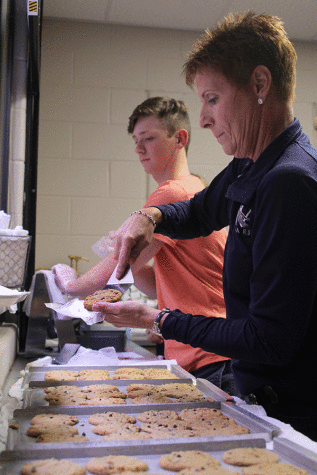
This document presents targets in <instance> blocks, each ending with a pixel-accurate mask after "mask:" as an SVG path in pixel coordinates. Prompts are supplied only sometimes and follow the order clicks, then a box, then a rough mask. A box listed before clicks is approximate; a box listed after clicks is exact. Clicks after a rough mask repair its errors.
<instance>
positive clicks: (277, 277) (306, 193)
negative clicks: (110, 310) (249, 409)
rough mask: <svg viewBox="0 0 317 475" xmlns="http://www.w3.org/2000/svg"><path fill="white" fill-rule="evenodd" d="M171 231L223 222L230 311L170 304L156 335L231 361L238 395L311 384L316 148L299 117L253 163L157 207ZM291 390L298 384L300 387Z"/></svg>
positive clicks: (187, 233)
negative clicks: (220, 313) (212, 312)
mask: <svg viewBox="0 0 317 475" xmlns="http://www.w3.org/2000/svg"><path fill="white" fill-rule="evenodd" d="M158 208H159V209H160V210H161V211H162V213H163V222H162V224H161V225H159V226H157V229H156V232H159V233H160V234H166V235H168V236H170V237H172V238H177V239H191V238H195V237H198V236H206V235H208V234H210V233H211V232H212V231H213V230H219V229H221V228H223V227H225V226H228V225H229V235H228V240H227V245H226V251H225V262H224V275H223V286H224V296H225V302H226V310H227V318H226V319H225V320H223V319H218V318H206V317H204V316H201V315H191V314H184V313H182V312H180V311H179V310H177V309H176V310H173V311H172V312H171V313H170V314H169V315H168V316H167V317H166V319H165V321H164V324H163V328H162V334H163V337H164V338H165V339H175V340H177V341H180V342H183V343H188V344H190V345H192V346H193V347H201V348H203V349H204V350H206V351H212V352H215V353H217V354H220V355H223V356H228V357H230V358H232V359H233V372H234V375H235V379H236V383H237V385H238V388H239V390H240V391H241V393H242V394H244V395H246V394H249V393H251V392H252V391H254V390H255V389H257V388H259V387H261V386H263V385H266V384H269V385H271V386H272V387H273V388H275V389H277V390H282V391H284V392H285V393H286V394H288V393H290V391H296V390H300V391H304V392H305V399H306V400H311V401H313V400H314V398H315V395H316V390H317V374H316V373H317V351H316V350H317V298H316V290H317V153H316V150H315V149H314V148H313V147H312V146H311V144H310V142H309V139H308V138H307V136H306V135H305V134H304V133H303V132H302V129H301V126H300V123H299V121H298V119H295V120H294V122H293V124H292V125H291V126H289V127H288V128H287V129H285V130H284V131H283V132H282V134H280V135H279V136H278V137H277V138H276V139H275V140H274V141H273V142H272V143H271V144H270V145H269V146H268V147H267V148H266V149H265V150H264V152H263V153H262V154H261V155H260V157H259V158H258V159H257V160H256V162H253V161H251V160H249V159H236V158H234V159H233V160H232V161H231V162H230V164H229V165H228V166H227V167H226V168H225V169H224V170H223V171H222V172H221V173H220V174H219V175H218V176H217V177H216V178H215V179H214V180H213V181H212V183H211V184H210V186H209V187H208V188H206V189H205V190H203V191H202V192H200V193H198V194H197V195H195V197H194V198H193V199H192V200H189V201H185V202H178V203H173V204H169V205H164V206H158ZM296 388H297V389H296Z"/></svg>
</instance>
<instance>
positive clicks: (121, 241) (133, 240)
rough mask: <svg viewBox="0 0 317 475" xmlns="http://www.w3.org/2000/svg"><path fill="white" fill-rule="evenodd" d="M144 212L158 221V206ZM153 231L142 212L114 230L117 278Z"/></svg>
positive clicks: (121, 274)
mask: <svg viewBox="0 0 317 475" xmlns="http://www.w3.org/2000/svg"><path fill="white" fill-rule="evenodd" d="M142 211H144V212H145V213H147V214H149V215H150V216H152V217H153V219H154V221H155V222H157V223H158V222H159V220H160V218H161V216H162V215H161V212H160V210H159V209H158V208H146V209H144V210H142ZM153 232H154V226H153V223H152V221H151V220H150V219H149V218H148V217H147V216H144V215H143V214H137V213H136V214H133V215H131V216H130V217H129V218H128V219H127V220H126V221H125V222H124V223H123V224H122V225H121V226H120V228H119V229H118V230H117V231H116V233H115V235H116V243H115V248H114V257H115V259H117V260H118V268H117V274H116V277H117V279H121V278H122V277H123V276H124V274H125V272H126V271H127V268H128V266H129V265H131V264H133V263H134V262H135V261H136V259H137V258H138V257H139V255H140V253H141V252H142V250H143V249H145V248H146V247H147V246H148V245H149V244H150V242H151V239H152V236H153Z"/></svg>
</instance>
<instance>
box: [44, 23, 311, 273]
mask: <svg viewBox="0 0 317 475" xmlns="http://www.w3.org/2000/svg"><path fill="white" fill-rule="evenodd" d="M200 34H201V32H190V31H179V30H163V29H156V28H155V29H149V28H133V27H124V26H113V25H112V26H109V25H102V24H99V23H98V24H95V23H81V22H68V21H57V20H56V21H55V20H44V22H43V36H42V66H41V86H40V133H39V168H38V202H37V233H36V268H50V267H51V266H52V265H54V264H56V263H58V262H63V263H66V264H69V262H70V261H69V258H68V255H69V254H73V255H79V256H84V257H86V258H88V259H89V262H84V261H81V262H80V263H79V271H80V272H81V273H83V272H85V271H86V270H88V269H89V268H90V267H91V266H93V265H94V264H96V263H97V262H98V261H99V258H98V257H97V256H95V255H94V253H93V252H92V251H91V245H92V244H93V243H95V242H96V241H97V240H98V239H99V238H100V237H101V236H103V235H105V234H108V232H109V231H110V230H113V229H116V228H117V227H119V226H120V224H121V223H122V222H123V221H124V219H126V218H127V217H128V216H129V214H130V213H131V212H132V211H133V210H135V209H139V208H140V207H142V205H143V204H144V202H145V200H146V198H147V196H148V194H149V193H150V192H151V191H152V190H153V189H154V188H155V183H154V181H153V180H152V178H150V177H148V176H146V174H145V173H144V171H143V168H142V166H141V165H140V164H139V162H138V157H137V155H136V154H135V152H134V143H133V140H132V138H131V137H130V136H129V135H128V134H127V118H128V117H129V115H130V114H131V112H132V111H133V109H134V107H135V106H136V105H137V104H138V103H140V102H141V101H143V100H144V99H146V98H147V97H150V96H153V95H167V96H169V97H175V98H176V99H183V100H185V102H186V103H187V105H188V107H189V112H190V117H191V122H192V143H191V146H190V149H189V164H190V170H191V171H192V172H193V173H199V174H200V175H202V176H204V177H205V178H206V179H207V181H210V180H211V179H212V178H213V177H214V176H215V175H216V174H217V173H218V172H219V171H220V170H221V169H222V168H223V167H224V166H226V164H227V163H228V161H229V160H230V159H231V157H228V156H226V155H225V154H224V153H223V151H222V148H221V147H220V146H219V144H218V143H217V141H216V140H215V139H214V138H213V136H212V134H211V132H210V131H205V130H201V129H200V128H199V125H198V118H199V112H200V102H199V99H198V96H197V95H196V93H194V92H193V91H191V90H190V89H189V88H188V87H187V86H186V84H185V81H184V79H183V77H182V76H181V72H182V65H183V63H184V60H185V58H186V54H187V52H188V51H189V50H190V49H191V47H192V45H193V43H194V42H195V40H196V39H197V38H198V37H199V36H200ZM295 46H296V49H297V52H298V56H299V60H298V87H297V100H296V105H295V113H296V115H297V116H298V117H299V118H300V120H301V121H302V124H303V127H304V130H305V131H306V132H307V133H308V134H309V136H310V137H311V138H312V139H313V140H314V143H315V146H316V145H317V140H316V135H315V131H314V129H313V118H314V116H316V115H317V107H316V103H317V97H316V88H315V85H316V83H317V72H316V70H315V69H314V64H316V61H317V45H316V44H308V43H295Z"/></svg>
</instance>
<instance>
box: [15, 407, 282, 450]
mask: <svg viewBox="0 0 317 475" xmlns="http://www.w3.org/2000/svg"><path fill="white" fill-rule="evenodd" d="M105 407H106V406H97V407H96V406H76V407H74V406H72V407H70V406H68V407H67V406H59V407H57V406H54V407H45V408H29V409H18V410H16V411H15V412H14V418H13V419H12V420H11V421H10V424H9V431H8V438H7V450H14V449H19V450H22V449H26V448H27V447H30V446H31V447H32V451H34V450H46V448H47V447H48V446H53V447H54V446H56V443H52V444H51V443H38V442H36V441H35V438H34V437H29V436H28V435H27V434H26V431H27V428H28V427H29V426H30V422H31V419H32V418H33V417H34V416H35V415H37V414H43V413H53V414H68V415H72V416H76V417H77V418H78V420H79V422H78V424H76V428H77V429H78V432H79V434H81V435H83V434H84V435H85V436H86V437H87V438H88V439H89V442H88V441H87V442H80V446H82V447H83V446H88V447H91V446H97V445H103V446H106V445H108V443H109V441H104V440H103V439H102V436H101V435H97V434H95V433H94V432H93V431H92V429H93V427H94V426H93V425H91V424H90V423H89V422H88V418H89V417H90V416H91V415H92V414H96V413H101V412H106V411H110V412H119V413H124V414H130V415H133V416H135V417H137V415H138V414H140V413H142V412H145V411H148V410H150V409H151V408H149V407H148V405H147V404H146V405H145V404H143V405H133V406H128V407H127V406H125V407H118V406H116V407H115V408H113V406H111V407H110V406H107V407H106V408H105ZM191 407H212V406H211V403H209V404H206V403H204V404H203V403H186V404H183V403H181V404H169V405H163V404H161V405H155V409H156V410H166V409H168V410H173V411H176V412H178V413H179V412H180V411H181V410H183V409H184V408H186V409H188V408H191ZM219 409H220V410H221V411H222V413H223V414H224V415H225V416H227V417H231V418H232V419H234V420H235V421H236V422H237V424H238V425H242V426H244V427H247V428H248V429H249V430H250V434H243V435H234V436H233V435H230V436H221V438H223V437H225V439H234V440H235V439H237V440H239V439H240V438H241V437H242V438H244V439H245V438H246V439H247V438H250V439H252V438H253V437H254V436H257V437H261V438H263V439H265V440H267V441H269V440H271V439H272V438H273V437H274V436H275V435H277V434H278V431H279V429H278V428H277V427H275V426H273V425H272V424H269V423H267V422H266V421H265V420H263V419H261V418H259V417H257V416H254V414H252V413H248V414H247V415H246V414H245V413H243V412H241V411H240V410H239V408H237V407H236V406H235V405H233V404H228V403H220V407H219ZM140 425H141V423H140V422H139V421H137V422H136V426H140ZM10 426H11V427H10ZM14 427H15V428H14ZM17 427H18V429H16V428H17ZM219 438H220V437H219V436H214V437H212V439H213V440H218V439H219ZM204 439H206V440H209V439H210V437H204ZM153 440H155V441H156V443H164V441H165V440H167V439H153ZM169 440H170V439H168V441H169ZM189 440H191V438H184V441H186V442H184V443H187V442H188V441H189ZM145 441H146V443H147V439H145ZM110 442H112V441H110ZM131 442H133V441H129V440H128V441H127V440H124V441H122V440H118V441H116V443H117V445H123V446H125V445H129V444H130V443H131ZM137 442H140V441H137ZM153 443H155V442H153ZM67 444H68V443H67ZM62 445H65V443H63V444H62ZM68 445H72V444H68ZM76 445H77V443H76Z"/></svg>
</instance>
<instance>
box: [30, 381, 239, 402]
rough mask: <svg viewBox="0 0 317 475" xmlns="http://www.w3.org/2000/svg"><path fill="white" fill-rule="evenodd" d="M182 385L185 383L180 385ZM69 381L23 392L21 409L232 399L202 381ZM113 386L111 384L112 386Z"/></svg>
mask: <svg viewBox="0 0 317 475" xmlns="http://www.w3.org/2000/svg"><path fill="white" fill-rule="evenodd" d="M184 381H185V382H184ZM87 383H89V382H88V381H69V382H68V384H63V385H53V383H52V384H51V385H50V386H45V387H35V386H34V387H33V385H32V386H31V385H30V386H29V388H26V389H25V391H24V399H23V407H24V408H25V407H28V406H47V405H49V406H64V405H67V406H82V405H109V404H114V405H116V404H122V405H126V404H127V405H131V404H164V403H165V404H171V403H179V402H183V403H186V402H197V401H198V402H204V401H206V402H207V401H208V402H214V403H217V402H218V403H219V402H225V401H230V400H232V398H231V397H230V396H229V395H228V394H227V393H224V392H223V391H221V390H220V389H219V388H218V387H217V386H215V385H214V384H211V383H210V382H209V381H206V380H205V379H197V380H194V379H188V380H178V382H177V383H174V382H173V381H172V380H168V379H167V380H159V379H157V380H155V379H153V380H149V382H146V380H142V382H137V381H136V382H130V381H129V380H128V381H127V380H117V381H113V380H106V381H102V382H100V381H99V382H97V381H95V382H94V383H93V384H87ZM114 383H115V384H114Z"/></svg>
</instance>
